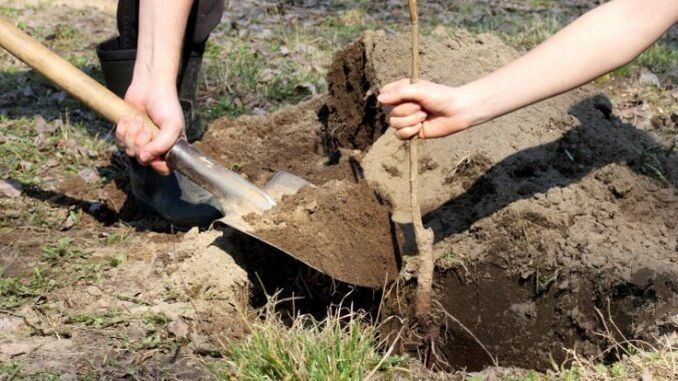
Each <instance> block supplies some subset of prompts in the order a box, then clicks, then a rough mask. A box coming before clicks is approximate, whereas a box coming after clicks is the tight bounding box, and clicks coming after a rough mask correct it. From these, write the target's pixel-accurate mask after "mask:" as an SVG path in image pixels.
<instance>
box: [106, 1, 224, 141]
mask: <svg viewBox="0 0 678 381" xmlns="http://www.w3.org/2000/svg"><path fill="white" fill-rule="evenodd" d="M223 12H224V2H223V0H195V2H194V4H193V8H192V10H191V14H190V16H189V20H188V25H187V27H186V38H185V42H184V52H183V58H182V63H181V70H180V71H179V76H178V78H177V88H178V90H179V100H180V102H181V105H182V108H183V109H184V114H185V116H186V134H187V135H188V139H189V140H190V141H193V140H197V139H200V138H201V137H202V135H203V134H204V132H205V131H204V125H203V124H202V123H201V122H200V120H199V118H198V117H197V114H196V112H195V109H196V105H195V102H196V98H197V87H198V73H199V71H200V66H201V63H202V55H203V52H204V50H205V42H206V41H207V38H208V37H209V35H210V33H212V31H213V30H214V28H215V27H216V26H217V25H218V24H219V22H220V21H221V17H222V15H223ZM117 21H118V32H119V36H118V37H117V38H114V39H111V40H108V41H106V42H104V43H103V44H101V45H100V46H99V48H98V49H97V52H98V53H99V57H100V59H101V62H102V68H103V71H104V76H105V77H106V83H107V85H108V86H109V88H110V89H111V90H113V91H114V92H115V93H116V94H118V95H120V96H124V94H125V92H126V91H127V88H128V87H129V84H130V82H131V81H132V71H133V68H134V58H135V56H136V47H137V40H138V29H139V27H138V26H139V0H120V1H119V2H118V16H117Z"/></svg>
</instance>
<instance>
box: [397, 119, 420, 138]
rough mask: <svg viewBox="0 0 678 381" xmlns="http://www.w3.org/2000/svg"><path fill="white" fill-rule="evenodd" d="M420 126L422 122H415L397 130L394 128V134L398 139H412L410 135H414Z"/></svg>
mask: <svg viewBox="0 0 678 381" xmlns="http://www.w3.org/2000/svg"><path fill="white" fill-rule="evenodd" d="M421 128H422V124H421V123H418V124H415V125H414V126H410V127H405V128H401V129H399V130H394V131H395V136H396V137H397V138H398V139H400V140H410V139H412V137H414V136H415V135H417V134H418V133H419V131H420V130H421Z"/></svg>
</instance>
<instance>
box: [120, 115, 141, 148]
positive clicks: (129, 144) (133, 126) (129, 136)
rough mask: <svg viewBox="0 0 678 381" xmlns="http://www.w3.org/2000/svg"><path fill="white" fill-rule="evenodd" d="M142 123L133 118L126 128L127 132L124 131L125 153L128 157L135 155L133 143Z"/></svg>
mask: <svg viewBox="0 0 678 381" xmlns="http://www.w3.org/2000/svg"><path fill="white" fill-rule="evenodd" d="M142 123H143V122H142V120H141V118H140V117H134V119H133V120H132V122H131V123H130V125H129V127H127V131H125V137H124V141H125V152H127V155H128V156H136V155H137V146H136V144H135V142H136V140H137V135H138V134H139V131H141V127H142Z"/></svg>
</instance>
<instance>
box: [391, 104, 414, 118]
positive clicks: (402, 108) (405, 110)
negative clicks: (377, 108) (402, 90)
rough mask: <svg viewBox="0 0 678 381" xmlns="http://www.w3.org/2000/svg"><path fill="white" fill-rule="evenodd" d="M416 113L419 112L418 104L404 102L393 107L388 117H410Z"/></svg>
mask: <svg viewBox="0 0 678 381" xmlns="http://www.w3.org/2000/svg"><path fill="white" fill-rule="evenodd" d="M417 111H421V106H420V105H419V104H417V103H412V102H406V103H402V104H399V105H397V106H395V107H393V109H392V110H391V113H390V114H389V115H390V116H391V117H394V116H396V117H402V116H410V115H412V114H414V113H416V112H417Z"/></svg>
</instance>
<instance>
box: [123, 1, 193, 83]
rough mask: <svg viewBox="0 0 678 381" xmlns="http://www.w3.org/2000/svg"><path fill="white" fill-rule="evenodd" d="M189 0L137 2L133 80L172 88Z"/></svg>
mask: <svg viewBox="0 0 678 381" xmlns="http://www.w3.org/2000/svg"><path fill="white" fill-rule="evenodd" d="M192 4H193V0H173V1H171V2H167V1H166V0H141V1H140V5H139V7H140V9H139V41H138V53H137V63H136V66H135V69H134V77H135V81H144V82H148V83H152V84H153V85H154V86H163V87H165V86H169V87H174V86H175V84H176V78H177V75H178V72H179V65H180V60H181V51H182V46H183V41H184V34H185V30H186V23H187V21H188V15H189V13H190V11H191V6H192Z"/></svg>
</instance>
